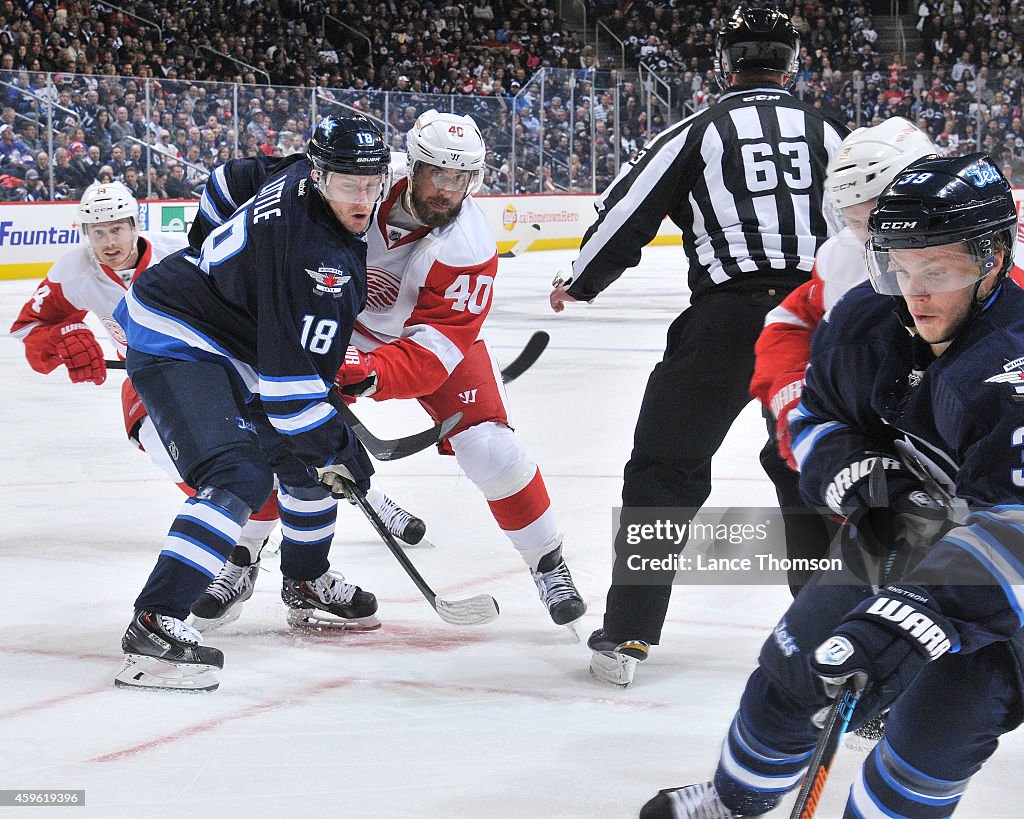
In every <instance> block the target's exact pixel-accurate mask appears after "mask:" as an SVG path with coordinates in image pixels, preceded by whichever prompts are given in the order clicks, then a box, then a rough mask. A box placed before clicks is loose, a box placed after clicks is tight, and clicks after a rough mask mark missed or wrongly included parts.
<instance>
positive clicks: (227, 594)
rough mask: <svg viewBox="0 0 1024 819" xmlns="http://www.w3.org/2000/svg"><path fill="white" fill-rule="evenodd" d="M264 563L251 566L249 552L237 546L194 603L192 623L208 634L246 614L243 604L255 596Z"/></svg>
mask: <svg viewBox="0 0 1024 819" xmlns="http://www.w3.org/2000/svg"><path fill="white" fill-rule="evenodd" d="M259 573H260V562H259V560H257V561H256V562H255V563H252V564H249V550H248V549H246V548H245V547H244V546H236V547H235V550H234V551H233V552H232V553H231V557H229V558H228V559H227V561H226V562H225V563H224V565H223V566H222V567H221V570H220V571H219V572H218V573H217V576H216V577H215V578H214V580H213V582H212V583H211V584H210V585H209V586H207V587H206V591H204V592H203V593H202V594H201V595H199V597H198V598H197V599H196V601H195V602H194V603H193V604H192V615H191V616H190V617H189V618H188V621H187V622H188V624H189V625H190V626H192V627H193V628H195V629H197V630H199V631H201V632H203V633H206V632H210V631H213V630H214V629H217V628H220V627H221V626H226V625H227V624H228V623H233V622H235V620H237V619H238V618H239V617H240V616H241V614H242V604H243V603H245V601H246V600H248V599H249V598H250V597H252V593H253V588H254V587H255V583H256V577H257V576H258V575H259Z"/></svg>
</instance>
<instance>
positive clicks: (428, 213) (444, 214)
mask: <svg viewBox="0 0 1024 819" xmlns="http://www.w3.org/2000/svg"><path fill="white" fill-rule="evenodd" d="M409 200H410V202H409V204H410V205H411V206H412V215H413V216H415V217H416V219H417V220H418V221H420V222H422V223H423V224H424V225H426V226H427V227H428V228H430V229H431V230H435V229H437V228H443V227H446V226H447V225H450V224H451V223H452V222H454V221H455V220H456V219H457V218H458V215H459V214H460V213H461V212H462V203H463V201H465V200H464V199H463V200H459V202H458V203H457V204H456V205H454V206H453V207H450V208H448V209H447V210H443V211H435V210H432V209H431V208H430V205H429V204H428V201H427V200H426V199H425V198H424V197H423V196H421V195H420V193H419V192H418V191H417V190H416V188H415V186H412V185H410V187H409Z"/></svg>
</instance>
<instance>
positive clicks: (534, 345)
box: [501, 330, 551, 384]
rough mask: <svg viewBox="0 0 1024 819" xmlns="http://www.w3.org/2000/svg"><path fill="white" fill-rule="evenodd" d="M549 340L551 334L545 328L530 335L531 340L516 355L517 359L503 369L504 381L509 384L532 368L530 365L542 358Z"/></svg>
mask: <svg viewBox="0 0 1024 819" xmlns="http://www.w3.org/2000/svg"><path fill="white" fill-rule="evenodd" d="M549 341H551V336H549V335H548V334H547V333H545V332H544V331H543V330H538V331H537V332H536V333H534V334H533V335H532V336H530V340H529V341H527V342H526V346H525V347H523V349H522V352H520V353H519V355H517V356H516V357H515V360H514V361H513V362H512V363H511V364H509V365H508V366H507V367H505V368H504V369H503V370H502V371H501V380H502V383H504V384H508V383H509V382H511V381H515V380H516V379H517V378H519V376H521V375H522V374H523V373H525V372H526V371H527V370H528V369H530V367H532V366H533V365H534V364H535V363H536V361H537V359H538V358H540V354H541V353H543V352H544V350H545V349H546V348H547V346H548V342H549Z"/></svg>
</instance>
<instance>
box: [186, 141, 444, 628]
mask: <svg viewBox="0 0 1024 819" xmlns="http://www.w3.org/2000/svg"><path fill="white" fill-rule="evenodd" d="M297 162H298V163H302V165H303V167H305V168H307V170H308V168H309V161H308V159H307V158H306V155H305V154H292V155H291V156H287V157H283V158H282V157H277V156H262V155H261V156H255V157H245V158H240V159H232V160H230V161H228V162H225V163H224V164H223V165H220V166H219V167H217V168H216V169H215V170H214V171H213V173H212V174H210V179H209V181H208V182H207V184H206V187H205V188H204V190H203V195H202V198H201V199H200V200H199V210H198V211H197V212H196V217H195V219H194V220H193V222H192V225H191V227H190V228H189V231H188V243H189V245H190V246H191V247H193V248H195V249H196V250H199V249H200V248H202V246H203V242H204V241H205V240H206V237H207V236H209V235H210V234H211V233H212V232H213V231H214V230H215V229H216V228H217V227H219V226H220V225H222V224H224V222H226V221H227V220H228V219H230V218H231V216H232V215H233V214H234V213H235V211H237V210H238V209H239V208H240V207H241V206H242V205H244V204H245V203H246V202H248V201H249V199H251V198H252V197H253V196H254V195H255V194H256V192H257V191H258V190H259V189H260V188H261V187H263V185H264V183H266V181H267V180H269V179H273V178H274V177H276V176H278V174H281V173H284V172H285V171H286V170H288V169H289V168H291V167H292V166H293V165H295V164H296V163H297ZM346 400H354V399H346ZM366 500H367V501H369V503H370V505H371V506H372V507H373V509H374V511H375V512H376V513H377V514H378V515H379V516H380V519H381V521H382V522H383V523H384V525H385V526H387V528H388V530H389V531H390V532H391V533H392V534H393V535H394V536H395V537H397V538H399V539H401V540H402V541H404V542H405V543H409V544H415V543H419V542H420V541H421V540H423V537H424V535H426V532H427V526H426V523H424V521H423V520H422V519H421V518H419V517H417V516H416V515H413V514H411V513H410V512H408V511H406V510H405V509H404V508H403V507H401V506H400V505H399V504H397V503H396V502H395V501H394V500H392V499H391V498H390V497H388V495H387V494H386V493H385V492H384V489H383V487H381V486H380V484H379V482H378V481H377V479H376V477H374V478H371V480H370V490H369V491H368V492H367V493H366ZM275 511H276V499H275V497H274V496H271V500H270V501H269V502H268V503H267V508H266V509H264V510H261V517H266V518H268V519H273V517H274V514H275ZM261 550H262V547H260V548H258V549H256V550H252V549H249V550H246V551H238V552H236V553H235V554H233V555H232V557H231V558H229V560H228V562H227V563H225V564H224V567H223V569H222V570H221V573H220V574H218V576H217V577H216V578H215V579H214V582H213V583H211V584H210V586H209V588H208V589H207V591H206V592H204V593H203V594H202V595H200V597H199V598H198V599H197V600H196V601H195V603H194V604H193V606H192V618H191V619H190V623H191V624H192V625H194V626H195V627H196V628H197V629H199V630H200V631H202V632H204V633H205V632H208V631H212V630H213V629H215V628H219V627H220V626H222V625H225V624H227V623H231V622H234V621H235V620H237V619H238V617H239V616H240V615H241V608H242V604H243V603H244V602H245V601H246V600H247V599H248V598H249V597H250V596H251V595H252V591H253V584H254V583H255V580H256V576H257V572H258V571H259V552H260V551H261Z"/></svg>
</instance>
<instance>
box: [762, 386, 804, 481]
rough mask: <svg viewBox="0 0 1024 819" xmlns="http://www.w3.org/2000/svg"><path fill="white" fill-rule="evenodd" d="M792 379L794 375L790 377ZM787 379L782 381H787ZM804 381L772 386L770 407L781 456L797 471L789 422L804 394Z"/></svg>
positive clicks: (776, 441)
mask: <svg viewBox="0 0 1024 819" xmlns="http://www.w3.org/2000/svg"><path fill="white" fill-rule="evenodd" d="M789 377H790V378H791V377H792V375H790V376H789ZM786 380H787V379H785V378H784V379H781V381H786ZM803 389H804V380H803V379H802V378H800V379H798V380H796V381H788V383H775V384H773V385H772V392H771V395H772V399H771V402H770V404H769V406H768V409H770V410H771V413H772V415H773V416H774V417H775V444H776V446H778V448H779V456H780V457H781V458H782V460H784V461H785V462H786V463H787V464H789V468H790V469H792V470H794V471H795V470H796V469H797V465H796V459H795V458H794V457H793V448H792V443H791V440H790V437H789V421H788V420H787V418H788V416H789V413H790V411H791V410H792V409H793V408H794V407H795V406H796V405H797V404H799V403H800V395H801V393H803Z"/></svg>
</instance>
